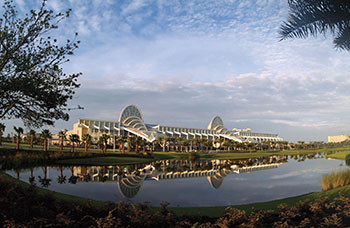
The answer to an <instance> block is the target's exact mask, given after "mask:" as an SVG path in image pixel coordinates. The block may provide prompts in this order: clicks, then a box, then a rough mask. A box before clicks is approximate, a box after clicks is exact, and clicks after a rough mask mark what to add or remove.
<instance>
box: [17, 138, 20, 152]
mask: <svg viewBox="0 0 350 228" xmlns="http://www.w3.org/2000/svg"><path fill="white" fill-rule="evenodd" d="M19 140H20V139H19V137H17V141H16V150H19Z"/></svg>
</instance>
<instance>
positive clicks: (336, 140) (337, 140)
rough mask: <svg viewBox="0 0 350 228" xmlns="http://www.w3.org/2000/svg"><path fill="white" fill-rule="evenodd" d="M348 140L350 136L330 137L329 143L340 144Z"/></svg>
mask: <svg viewBox="0 0 350 228" xmlns="http://www.w3.org/2000/svg"><path fill="white" fill-rule="evenodd" d="M346 140H350V135H336V136H328V143H340V142H344V141H346Z"/></svg>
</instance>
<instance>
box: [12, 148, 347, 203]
mask: <svg viewBox="0 0 350 228" xmlns="http://www.w3.org/2000/svg"><path fill="white" fill-rule="evenodd" d="M347 168H348V167H347V166H346V165H345V162H344V161H339V160H327V159H325V158H324V155H323V154H318V155H309V156H292V157H288V156H275V157H265V158H258V159H245V160H211V161H157V162H152V163H147V164H138V165H125V166H70V167H59V166H56V167H52V166H51V167H50V166H47V167H36V168H32V169H27V170H9V171H7V173H8V174H10V175H11V176H13V177H16V178H19V179H20V180H22V181H25V182H27V183H32V184H35V185H37V186H41V187H45V188H48V189H50V190H54V191H57V192H61V193H66V194H71V195H76V196H81V197H87V198H91V199H96V200H104V201H114V202H119V201H132V202H134V203H137V202H149V203H150V205H154V206H159V204H160V203H161V202H162V201H167V202H169V203H170V206H225V205H237V204H247V203H253V202H264V201H269V200H275V199H281V198H286V197H291V196H297V195H301V194H305V193H309V192H314V191H321V190H322V189H321V179H322V176H324V175H327V174H329V173H330V172H332V171H337V170H341V169H347Z"/></svg>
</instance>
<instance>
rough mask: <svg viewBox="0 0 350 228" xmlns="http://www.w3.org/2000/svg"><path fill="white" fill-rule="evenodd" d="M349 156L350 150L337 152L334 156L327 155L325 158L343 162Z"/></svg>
mask: <svg viewBox="0 0 350 228" xmlns="http://www.w3.org/2000/svg"><path fill="white" fill-rule="evenodd" d="M348 154H350V150H339V151H337V152H336V153H334V154H327V155H326V157H327V158H333V159H338V160H345V158H346V155H348Z"/></svg>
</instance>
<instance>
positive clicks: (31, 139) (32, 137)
mask: <svg viewBox="0 0 350 228" xmlns="http://www.w3.org/2000/svg"><path fill="white" fill-rule="evenodd" d="M33 141H34V136H33V135H31V136H30V148H33ZM0 145H1V143H0Z"/></svg>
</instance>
